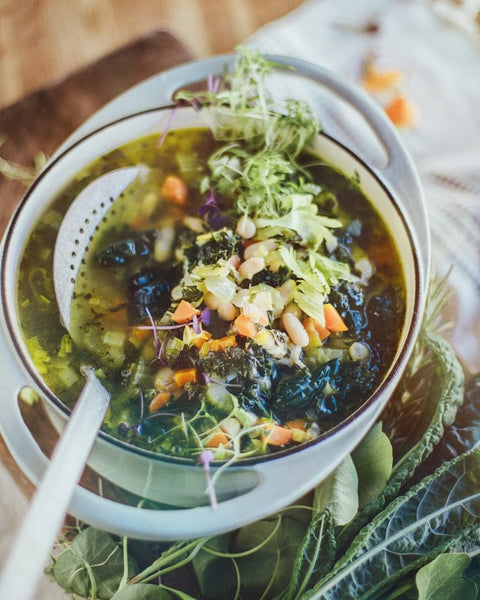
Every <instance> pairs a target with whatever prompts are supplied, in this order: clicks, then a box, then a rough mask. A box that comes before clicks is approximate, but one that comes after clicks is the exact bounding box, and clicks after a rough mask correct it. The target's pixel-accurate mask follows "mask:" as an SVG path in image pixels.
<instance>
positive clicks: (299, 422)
mask: <svg viewBox="0 0 480 600" xmlns="http://www.w3.org/2000/svg"><path fill="white" fill-rule="evenodd" d="M285 427H288V429H300V430H301V431H307V425H306V423H305V421H304V420H303V419H293V421H288V422H287V423H285Z"/></svg>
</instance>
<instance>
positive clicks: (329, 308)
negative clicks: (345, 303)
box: [323, 304, 348, 331]
mask: <svg viewBox="0 0 480 600" xmlns="http://www.w3.org/2000/svg"><path fill="white" fill-rule="evenodd" d="M323 314H324V316H325V327H326V328H327V329H328V331H347V329H348V327H347V326H346V325H345V322H344V320H343V319H342V317H341V316H340V313H339V312H338V310H337V309H336V308H335V307H334V306H333V304H324V305H323Z"/></svg>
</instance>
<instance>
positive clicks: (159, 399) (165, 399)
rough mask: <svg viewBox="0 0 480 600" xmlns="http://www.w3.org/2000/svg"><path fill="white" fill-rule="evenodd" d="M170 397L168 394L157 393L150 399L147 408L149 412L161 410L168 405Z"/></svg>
mask: <svg viewBox="0 0 480 600" xmlns="http://www.w3.org/2000/svg"><path fill="white" fill-rule="evenodd" d="M170 397H171V394H170V392H159V393H158V394H156V395H155V396H154V397H153V398H152V400H151V402H150V405H149V407H148V409H149V411H150V412H151V413H153V412H155V411H157V410H159V409H160V408H163V407H164V406H165V405H166V404H168V403H169V401H170Z"/></svg>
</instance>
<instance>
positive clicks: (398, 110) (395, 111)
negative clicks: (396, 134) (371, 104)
mask: <svg viewBox="0 0 480 600" xmlns="http://www.w3.org/2000/svg"><path fill="white" fill-rule="evenodd" d="M385 112H386V113H387V115H388V116H389V118H390V120H391V121H392V123H393V124H394V125H396V126H397V127H411V126H412V125H414V124H415V122H416V119H417V114H416V110H415V108H414V106H413V104H412V103H411V102H410V101H409V100H408V98H406V97H405V96H403V95H398V96H396V97H395V98H394V99H393V100H392V101H391V102H390V104H389V105H388V106H387V107H386V108H385Z"/></svg>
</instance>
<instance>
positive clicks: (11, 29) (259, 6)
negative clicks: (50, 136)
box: [0, 0, 303, 108]
mask: <svg viewBox="0 0 480 600" xmlns="http://www.w3.org/2000/svg"><path fill="white" fill-rule="evenodd" d="M302 3H303V0H200V1H199V0H141V2H132V1H131V0H102V1H101V2H98V1H96V0H20V1H19V0H0V57H1V60H0V81H1V82H2V85H1V86H0V108H1V107H4V106H7V105H8V104H11V103H12V102H15V101H17V100H19V99H20V98H22V97H23V96H25V95H26V94H27V93H30V92H32V91H34V90H36V89H39V88H42V87H43V86H45V85H47V84H50V83H52V82H53V81H56V80H58V79H59V78H62V77H64V76H66V75H69V74H71V73H72V72H73V71H75V70H77V69H79V68H81V67H84V66H86V65H87V64H89V63H91V62H93V61H95V60H97V59H98V58H100V57H101V56H103V55H105V54H107V53H109V52H112V51H113V50H116V49H118V48H120V47H122V46H124V45H125V44H128V43H130V42H132V41H133V40H135V39H137V38H139V37H142V36H144V35H145V34H147V33H149V32H151V31H152V30H158V29H160V28H165V29H167V30H168V31H170V32H171V33H172V34H174V35H175V37H176V38H177V39H178V40H180V41H181V42H182V43H183V45H184V46H185V47H186V48H187V49H188V50H189V51H190V52H191V53H192V54H194V55H195V56H198V57H200V58H201V57H204V56H210V55H213V54H220V53H223V52H230V51H232V50H233V49H234V48H235V46H236V45H238V44H240V43H241V42H243V41H244V40H245V39H246V38H247V37H248V36H250V35H251V34H252V33H253V32H254V31H256V30H257V29H258V28H259V27H261V26H262V25H263V24H265V23H267V22H269V21H271V20H273V19H276V18H278V17H281V16H283V15H285V14H286V13H287V12H289V11H291V10H293V9H294V8H296V7H297V6H299V5H300V4H302Z"/></svg>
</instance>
